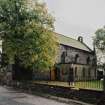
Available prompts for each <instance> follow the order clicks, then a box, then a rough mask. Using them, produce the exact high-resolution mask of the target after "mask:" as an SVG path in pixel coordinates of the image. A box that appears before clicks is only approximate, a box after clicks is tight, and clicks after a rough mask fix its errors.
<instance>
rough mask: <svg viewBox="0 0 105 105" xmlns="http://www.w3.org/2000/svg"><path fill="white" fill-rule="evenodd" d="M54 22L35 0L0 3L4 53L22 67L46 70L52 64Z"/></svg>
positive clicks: (55, 46)
mask: <svg viewBox="0 0 105 105" xmlns="http://www.w3.org/2000/svg"><path fill="white" fill-rule="evenodd" d="M53 24H54V18H53V17H52V16H51V15H50V14H49V13H48V11H47V8H46V4H45V3H39V2H38V0H0V31H2V32H4V35H3V36H2V40H3V52H4V53H5V54H6V55H7V57H8V59H9V62H14V59H15V57H16V58H18V59H19V61H20V62H19V63H20V64H21V65H22V66H24V67H26V68H27V67H31V68H37V69H45V68H48V67H51V66H53V65H54V63H55V58H56V54H57V46H58V44H57V41H56V36H55V35H54V33H53V31H54V25H53Z"/></svg>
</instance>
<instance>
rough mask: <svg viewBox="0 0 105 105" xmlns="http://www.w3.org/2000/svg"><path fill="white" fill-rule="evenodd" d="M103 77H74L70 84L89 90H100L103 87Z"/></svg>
mask: <svg viewBox="0 0 105 105" xmlns="http://www.w3.org/2000/svg"><path fill="white" fill-rule="evenodd" d="M103 82H104V79H103V78H102V79H100V80H98V79H97V78H95V77H86V76H85V77H81V76H80V77H76V78H75V81H74V82H72V83H71V84H70V85H71V86H74V87H75V88H78V89H80V88H82V89H90V90H101V91H103V89H104V84H103Z"/></svg>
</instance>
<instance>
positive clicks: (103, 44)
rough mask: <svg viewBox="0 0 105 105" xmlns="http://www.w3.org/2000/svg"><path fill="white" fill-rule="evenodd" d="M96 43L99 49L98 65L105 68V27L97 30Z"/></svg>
mask: <svg viewBox="0 0 105 105" xmlns="http://www.w3.org/2000/svg"><path fill="white" fill-rule="evenodd" d="M95 34H96V36H95V38H94V44H95V46H96V49H97V53H99V54H97V58H98V66H99V67H102V68H103V69H105V60H104V59H105V58H104V56H105V27H103V28H101V29H98V30H97V31H96V32H95Z"/></svg>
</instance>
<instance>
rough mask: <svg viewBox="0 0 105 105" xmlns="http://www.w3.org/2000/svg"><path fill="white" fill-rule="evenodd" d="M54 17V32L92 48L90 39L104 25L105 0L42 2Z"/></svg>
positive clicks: (49, 0)
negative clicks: (80, 41)
mask: <svg viewBox="0 0 105 105" xmlns="http://www.w3.org/2000/svg"><path fill="white" fill-rule="evenodd" d="M43 1H44V2H46V4H47V6H48V10H49V12H50V13H51V14H52V15H53V16H54V17H55V20H56V21H55V24H54V25H55V32H57V33H60V34H63V35H65V36H69V37H72V38H75V39H77V38H78V36H83V38H84V42H85V43H86V44H87V45H88V46H89V47H90V48H92V37H93V36H94V33H95V31H96V30H97V29H99V28H102V27H103V26H104V25H105V13H104V12H105V0H43Z"/></svg>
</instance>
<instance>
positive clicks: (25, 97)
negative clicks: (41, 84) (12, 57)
mask: <svg viewBox="0 0 105 105" xmlns="http://www.w3.org/2000/svg"><path fill="white" fill-rule="evenodd" d="M0 105H88V104H84V103H79V102H74V101H73V100H68V99H67V100H66V99H64V98H57V97H53V96H52V97H50V96H49V97H42V96H38V95H35V94H34V95H32V94H28V93H24V92H22V91H18V90H14V89H13V88H9V87H5V86H0Z"/></svg>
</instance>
